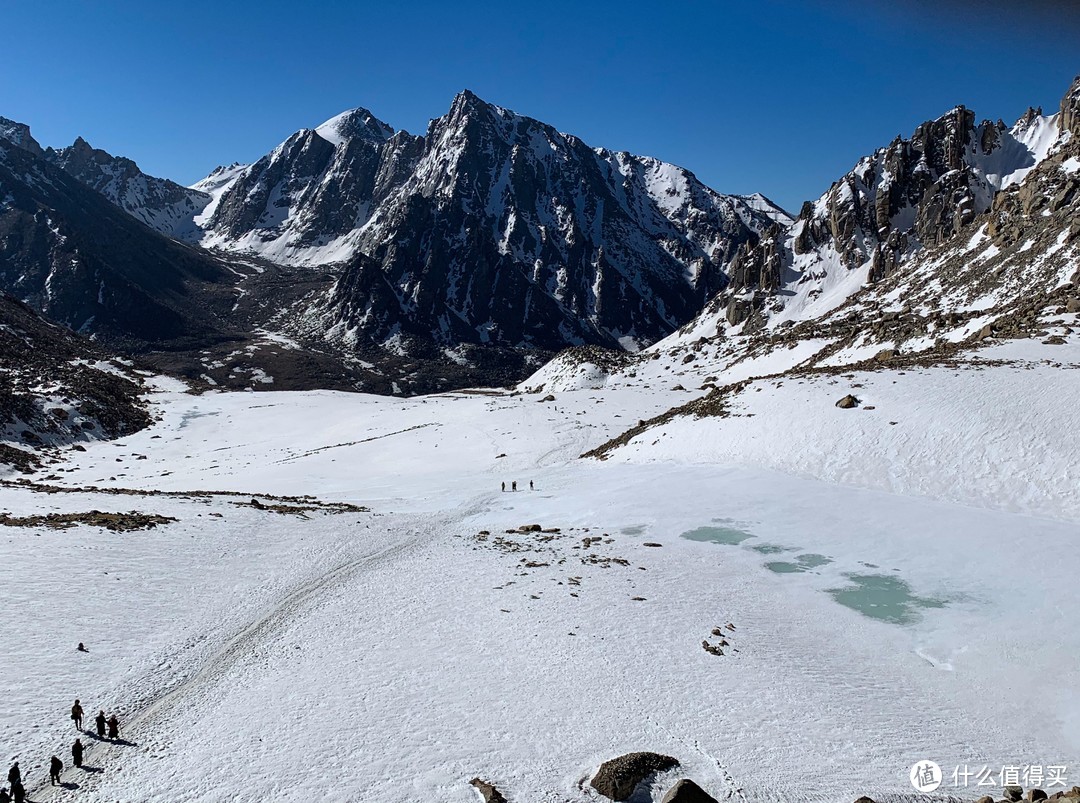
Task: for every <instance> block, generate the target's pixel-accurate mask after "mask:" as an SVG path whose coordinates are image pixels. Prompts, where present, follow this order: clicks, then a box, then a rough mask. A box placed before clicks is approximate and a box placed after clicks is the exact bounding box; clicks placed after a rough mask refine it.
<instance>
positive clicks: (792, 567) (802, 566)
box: [759, 550, 832, 574]
mask: <svg viewBox="0 0 1080 803" xmlns="http://www.w3.org/2000/svg"><path fill="white" fill-rule="evenodd" d="M759 551H760V550H759ZM830 563H832V558H827V557H825V556H824V555H818V554H816V553H813V552H807V553H805V554H803V555H798V556H796V558H795V562H794V563H791V562H789V561H782V560H778V561H772V562H770V563H766V564H765V568H766V569H768V570H769V571H770V572H776V573H777V574H797V573H799V572H805V571H809V570H810V569H816V568H818V567H819V566H827V565H828V564H830Z"/></svg>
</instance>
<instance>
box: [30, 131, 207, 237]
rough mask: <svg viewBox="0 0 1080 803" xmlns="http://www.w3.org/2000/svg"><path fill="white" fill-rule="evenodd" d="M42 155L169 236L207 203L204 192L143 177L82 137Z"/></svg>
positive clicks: (177, 233)
mask: <svg viewBox="0 0 1080 803" xmlns="http://www.w3.org/2000/svg"><path fill="white" fill-rule="evenodd" d="M42 155H43V156H44V158H45V159H46V160H47V161H49V162H52V163H53V164H54V165H56V166H57V167H59V168H61V169H63V170H64V171H66V172H67V173H69V174H70V175H72V176H74V177H75V178H77V179H78V180H79V181H81V182H82V183H83V184H85V185H86V186H88V187H91V188H93V189H95V190H97V191H98V192H100V193H101V194H102V195H104V196H105V197H106V198H108V199H109V200H110V201H112V202H113V203H114V204H116V205H117V206H119V207H120V208H121V209H123V210H124V211H125V212H127V213H128V214H129V215H131V216H132V217H134V218H136V219H137V220H140V221H142V222H143V223H145V224H146V225H147V226H149V227H150V228H152V229H154V230H155V231H157V232H160V233H161V234H166V235H168V236H170V237H175V236H180V235H182V234H184V233H185V232H187V231H189V230H190V229H191V228H192V227H193V223H192V218H193V217H194V216H195V215H196V214H197V213H198V212H200V211H201V210H202V208H203V207H205V206H206V204H207V203H209V201H210V196H209V195H207V194H206V193H202V192H199V191H197V190H192V189H188V188H187V187H181V186H180V185H179V184H176V183H175V182H172V181H169V180H168V179H163V178H155V177H153V176H150V175H147V174H146V173H144V172H142V171H141V170H140V169H139V166H138V165H137V164H135V162H133V161H131V160H130V159H125V158H123V157H118V156H112V155H111V154H108V153H106V152H105V151H103V150H99V149H97V148H93V147H91V146H90V144H89V143H88V142H86V140H84V139H83V138H82V137H79V138H78V139H76V140H75V143H74V144H73V145H71V146H70V147H67V148H61V149H60V150H53V149H52V148H49V149H47V150H46V151H45V152H44V154H42Z"/></svg>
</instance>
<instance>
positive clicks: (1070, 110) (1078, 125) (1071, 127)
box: [1060, 75, 1080, 137]
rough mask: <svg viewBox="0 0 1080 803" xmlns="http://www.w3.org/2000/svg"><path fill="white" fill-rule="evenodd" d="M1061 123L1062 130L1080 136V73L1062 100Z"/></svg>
mask: <svg viewBox="0 0 1080 803" xmlns="http://www.w3.org/2000/svg"><path fill="white" fill-rule="evenodd" d="M1060 125H1061V130H1062V131H1071V132H1072V133H1073V136H1077V137H1080V75H1078V76H1077V77H1076V80H1075V81H1073V84H1072V86H1071V87H1069V91H1068V92H1066V93H1065V97H1064V98H1062V100H1061V118H1060Z"/></svg>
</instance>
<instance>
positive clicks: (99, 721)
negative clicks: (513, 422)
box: [94, 711, 105, 739]
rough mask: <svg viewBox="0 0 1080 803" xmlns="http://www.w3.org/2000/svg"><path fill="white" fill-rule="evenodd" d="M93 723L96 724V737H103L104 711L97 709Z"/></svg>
mask: <svg viewBox="0 0 1080 803" xmlns="http://www.w3.org/2000/svg"><path fill="white" fill-rule="evenodd" d="M94 724H95V725H97V735H98V738H101V739H104V738H105V712H104V711H98V713H97V716H96V717H94Z"/></svg>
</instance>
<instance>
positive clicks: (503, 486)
mask: <svg viewBox="0 0 1080 803" xmlns="http://www.w3.org/2000/svg"><path fill="white" fill-rule="evenodd" d="M502 489H503V493H506V483H505V482H504V483H503V484H502Z"/></svg>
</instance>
